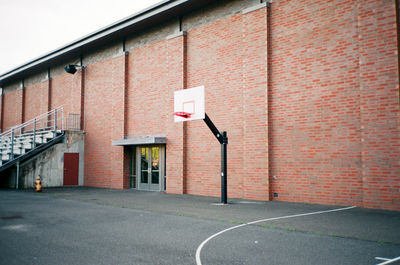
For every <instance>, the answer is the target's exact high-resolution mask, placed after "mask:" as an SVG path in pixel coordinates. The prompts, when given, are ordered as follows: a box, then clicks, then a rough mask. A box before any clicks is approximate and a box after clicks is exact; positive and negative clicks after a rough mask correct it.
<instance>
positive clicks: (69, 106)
mask: <svg viewBox="0 0 400 265" xmlns="http://www.w3.org/2000/svg"><path fill="white" fill-rule="evenodd" d="M81 74H82V72H81V71H77V72H76V73H75V74H74V75H71V74H68V73H63V74H61V75H58V76H55V77H53V78H52V79H51V91H50V109H55V108H58V107H60V106H63V109H64V111H63V112H64V116H65V115H68V114H69V113H74V114H80V111H81Z"/></svg>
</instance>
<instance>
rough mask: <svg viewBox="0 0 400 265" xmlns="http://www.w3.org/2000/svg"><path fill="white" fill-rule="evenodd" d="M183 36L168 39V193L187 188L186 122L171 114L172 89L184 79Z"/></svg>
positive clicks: (172, 106)
mask: <svg viewBox="0 0 400 265" xmlns="http://www.w3.org/2000/svg"><path fill="white" fill-rule="evenodd" d="M185 49H186V36H183V35H182V36H179V37H175V38H172V39H169V40H167V50H168V54H167V59H168V61H167V67H168V77H167V78H166V81H167V82H166V83H167V88H168V98H167V105H168V110H167V113H166V133H167V146H166V175H167V187H166V191H167V192H168V193H178V194H181V193H184V192H185V189H186V185H187V183H186V181H187V178H188V177H187V175H186V167H185V164H186V163H185V162H186V153H185V144H186V142H187V139H186V138H185V126H186V124H184V123H175V122H174V117H173V115H172V113H173V111H174V101H173V98H174V91H175V90H180V89H184V88H185V86H186V79H185V72H186V71H185V68H186V62H185V54H186V50H185Z"/></svg>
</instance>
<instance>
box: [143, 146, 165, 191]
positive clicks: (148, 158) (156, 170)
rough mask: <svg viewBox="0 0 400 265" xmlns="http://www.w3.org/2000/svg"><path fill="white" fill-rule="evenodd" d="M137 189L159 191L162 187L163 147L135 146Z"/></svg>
mask: <svg viewBox="0 0 400 265" xmlns="http://www.w3.org/2000/svg"><path fill="white" fill-rule="evenodd" d="M136 152H137V154H136V155H137V156H136V158H137V169H136V172H137V176H138V180H137V181H138V183H137V184H138V186H137V187H138V189H139V190H150V191H161V190H163V189H164V187H163V186H164V185H163V183H164V177H163V176H164V167H163V166H162V165H163V164H164V161H165V160H164V148H162V147H160V146H150V147H148V146H143V147H137V148H136Z"/></svg>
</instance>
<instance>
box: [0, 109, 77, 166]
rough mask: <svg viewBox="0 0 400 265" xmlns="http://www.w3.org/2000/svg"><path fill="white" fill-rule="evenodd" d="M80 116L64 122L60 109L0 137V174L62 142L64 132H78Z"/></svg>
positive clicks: (11, 129) (68, 118)
mask: <svg viewBox="0 0 400 265" xmlns="http://www.w3.org/2000/svg"><path fill="white" fill-rule="evenodd" d="M79 120H80V117H79V114H70V115H69V116H68V117H67V118H64V114H63V107H58V108H56V109H54V110H51V111H49V112H46V113H44V114H42V115H40V116H38V117H36V118H34V119H32V120H30V121H27V122H25V123H23V124H20V125H17V126H14V127H12V128H10V129H8V130H7V131H5V132H3V133H1V134H0V172H1V171H3V170H5V169H7V168H10V167H11V166H13V165H15V164H19V162H20V161H23V160H26V159H28V158H31V157H33V156H35V155H36V154H38V153H40V152H42V151H43V150H45V149H47V148H49V147H51V146H52V145H54V144H56V143H59V142H60V141H62V140H63V137H64V130H79V129H80V128H79Z"/></svg>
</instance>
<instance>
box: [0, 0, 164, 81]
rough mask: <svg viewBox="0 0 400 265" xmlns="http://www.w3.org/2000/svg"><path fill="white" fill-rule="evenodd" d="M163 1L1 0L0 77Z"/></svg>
mask: <svg viewBox="0 0 400 265" xmlns="http://www.w3.org/2000/svg"><path fill="white" fill-rule="evenodd" d="M160 1H161V0H0V75H1V74H3V73H5V72H7V71H8V70H12V69H13V68H15V67H17V66H20V65H22V64H24V63H27V62H28V61H31V60H32V59H35V58H37V57H39V56H41V55H44V54H46V53H48V52H50V51H52V50H55V49H57V48H59V47H61V46H64V45H65V44H68V43H70V42H72V41H74V40H76V39H79V38H80V37H83V36H85V35H87V34H89V33H92V32H94V31H96V30H98V29H100V28H102V27H104V26H107V25H110V24H112V23H114V22H116V21H118V20H121V19H123V18H125V17H128V16H130V15H132V14H134V13H136V12H138V11H141V10H143V9H145V8H147V7H149V6H152V5H154V4H156V3H158V2H160Z"/></svg>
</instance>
